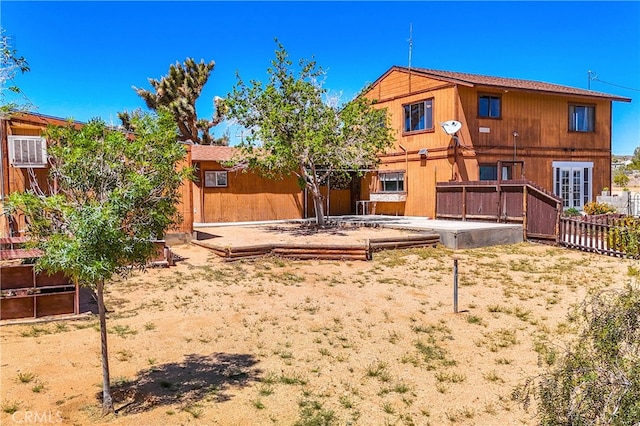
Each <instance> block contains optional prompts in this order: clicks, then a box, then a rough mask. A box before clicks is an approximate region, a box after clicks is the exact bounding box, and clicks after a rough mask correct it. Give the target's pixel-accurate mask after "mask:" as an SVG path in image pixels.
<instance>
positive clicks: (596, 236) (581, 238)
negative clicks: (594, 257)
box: [558, 214, 627, 257]
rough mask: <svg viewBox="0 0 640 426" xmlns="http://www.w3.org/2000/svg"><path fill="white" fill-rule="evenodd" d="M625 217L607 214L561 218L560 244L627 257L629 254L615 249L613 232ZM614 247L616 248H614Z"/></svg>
mask: <svg viewBox="0 0 640 426" xmlns="http://www.w3.org/2000/svg"><path fill="white" fill-rule="evenodd" d="M624 217H625V215H619V214H606V215H593V216H584V217H578V218H573V217H561V218H560V235H559V236H558V244H559V245H561V246H564V247H568V248H572V249H578V250H582V251H588V252H593V253H600V254H606V255H609V256H618V257H626V256H627V253H625V252H623V251H620V250H618V249H616V248H615V244H612V243H615V242H614V241H612V237H613V236H612V234H611V230H612V229H615V228H617V227H619V226H621V221H622V218H624ZM612 245H613V246H614V247H612Z"/></svg>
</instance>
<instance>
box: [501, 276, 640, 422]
mask: <svg viewBox="0 0 640 426" xmlns="http://www.w3.org/2000/svg"><path fill="white" fill-rule="evenodd" d="M577 309H578V312H577V313H578V317H577V318H578V321H580V324H581V329H582V331H581V333H580V336H579V338H578V339H576V340H575V341H574V343H573V344H572V345H571V346H570V347H569V348H568V349H567V350H566V352H565V353H564V355H563V356H561V357H560V358H559V360H558V361H557V362H556V364H555V365H553V366H551V367H549V370H548V371H547V372H546V373H544V374H542V375H541V376H538V377H535V378H530V379H528V380H527V381H526V382H525V384H524V385H521V386H519V387H517V388H516V389H515V390H514V393H513V397H514V399H516V400H518V401H520V402H521V403H522V404H523V405H524V407H525V408H528V406H529V404H530V402H531V399H532V398H534V399H535V400H536V401H537V408H538V412H537V415H538V417H539V424H543V425H620V426H622V425H632V424H637V423H636V422H637V421H638V419H640V352H639V349H640V290H639V289H638V288H635V286H634V285H633V284H631V283H630V284H628V285H627V286H626V288H625V289H624V290H617V291H612V290H609V291H602V292H600V293H597V294H595V295H593V296H591V297H590V298H588V299H587V300H586V301H585V302H584V303H583V304H582V305H581V306H580V307H578V308H577Z"/></svg>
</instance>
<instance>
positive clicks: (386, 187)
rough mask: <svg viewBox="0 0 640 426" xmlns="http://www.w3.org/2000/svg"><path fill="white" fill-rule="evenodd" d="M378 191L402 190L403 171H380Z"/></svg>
mask: <svg viewBox="0 0 640 426" xmlns="http://www.w3.org/2000/svg"><path fill="white" fill-rule="evenodd" d="M380 191H382V192H404V172H393V173H380Z"/></svg>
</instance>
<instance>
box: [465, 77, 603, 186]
mask: <svg viewBox="0 0 640 426" xmlns="http://www.w3.org/2000/svg"><path fill="white" fill-rule="evenodd" d="M459 92H460V102H461V107H462V110H463V111H464V116H465V117H466V122H467V126H466V127H467V129H469V131H470V140H472V147H471V148H469V149H468V151H469V152H470V153H473V154H475V155H476V157H477V162H478V163H479V164H491V163H493V164H495V163H496V162H497V161H498V160H502V161H505V160H513V159H514V137H513V132H514V131H517V132H518V135H519V136H518V137H517V138H515V139H516V145H515V148H516V149H515V156H516V159H517V160H524V161H525V170H524V174H525V177H526V179H527V180H530V181H533V182H535V183H536V184H538V185H540V186H542V187H543V188H545V189H546V190H549V191H552V190H553V188H552V185H553V174H552V162H553V161H573V162H582V161H591V162H593V174H594V175H593V187H592V189H593V194H596V193H599V192H600V191H601V190H602V188H603V187H605V186H611V136H610V135H611V123H610V118H611V102H610V101H609V100H594V99H583V98H577V97H569V96H566V97H565V96H557V95H543V94H537V93H528V92H514V91H508V92H504V91H502V92H501V91H495V90H493V91H492V90H486V89H482V88H479V89H476V88H468V87H460V88H459ZM479 93H481V94H496V95H499V96H500V97H501V100H502V101H501V107H502V118H501V119H490V118H478V116H477V112H478V107H477V103H478V94H479ZM569 104H580V105H593V106H595V112H596V117H595V131H594V132H589V133H582V132H570V131H569ZM480 127H484V128H488V129H490V131H489V133H480ZM518 177H519V176H518Z"/></svg>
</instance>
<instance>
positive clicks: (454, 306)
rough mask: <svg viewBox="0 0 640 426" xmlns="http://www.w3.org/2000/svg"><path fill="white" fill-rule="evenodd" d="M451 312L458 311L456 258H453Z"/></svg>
mask: <svg viewBox="0 0 640 426" xmlns="http://www.w3.org/2000/svg"><path fill="white" fill-rule="evenodd" d="M453 312H454V313H455V314H457V313H458V259H453Z"/></svg>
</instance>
